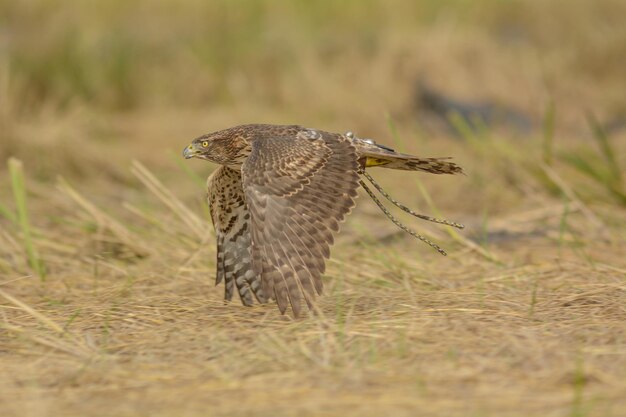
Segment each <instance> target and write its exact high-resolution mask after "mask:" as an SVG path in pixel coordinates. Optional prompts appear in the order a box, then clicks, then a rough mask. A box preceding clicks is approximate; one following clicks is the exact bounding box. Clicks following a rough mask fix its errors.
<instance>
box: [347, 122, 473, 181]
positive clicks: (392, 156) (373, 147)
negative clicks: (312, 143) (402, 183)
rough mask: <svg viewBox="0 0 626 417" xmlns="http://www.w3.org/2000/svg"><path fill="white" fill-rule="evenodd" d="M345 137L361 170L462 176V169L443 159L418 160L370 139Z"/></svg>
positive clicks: (348, 135)
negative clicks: (384, 169) (379, 167)
mask: <svg viewBox="0 0 626 417" xmlns="http://www.w3.org/2000/svg"><path fill="white" fill-rule="evenodd" d="M345 136H346V137H347V138H348V139H349V140H351V141H352V144H353V145H354V146H355V147H356V148H357V152H358V154H359V156H360V162H361V167H362V168H370V167H378V166H381V167H385V168H391V169H400V170H404V171H423V172H429V173H431V174H462V173H463V168H461V167H460V166H458V165H457V164H455V163H454V162H450V161H449V159H451V158H450V157H445V158H420V157H417V156H413V155H408V154H405V153H400V152H396V151H395V150H393V149H391V148H389V147H387V146H385V145H379V144H378V143H376V142H374V141H373V140H372V139H362V138H358V137H356V136H355V135H354V133H352V132H347V133H346V134H345Z"/></svg>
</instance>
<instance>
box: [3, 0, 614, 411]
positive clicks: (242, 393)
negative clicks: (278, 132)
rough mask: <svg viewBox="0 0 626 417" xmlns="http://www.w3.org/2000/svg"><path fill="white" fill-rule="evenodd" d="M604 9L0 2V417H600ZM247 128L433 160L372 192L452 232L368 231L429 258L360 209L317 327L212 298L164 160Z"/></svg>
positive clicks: (206, 232)
mask: <svg viewBox="0 0 626 417" xmlns="http://www.w3.org/2000/svg"><path fill="white" fill-rule="evenodd" d="M625 16H626V3H624V2H623V1H621V0H596V1H585V0H570V1H565V0H562V1H556V0H549V1H548V0H532V1H510V2H502V1H496V0H482V1H469V0H456V1H434V0H430V1H421V2H412V1H409V0H406V1H385V0H363V1H356V0H353V1H341V2H339V1H331V0H323V1H316V2H307V1H266V2H261V1H252V0H245V1H243V0H242V1H239V2H227V1H214V2H204V1H200V0H188V1H184V2H175V1H168V0H158V1H147V0H146V1H133V2H123V1H110V2H69V1H66V2H63V1H52V0H33V1H17V0H15V1H0V416H2V417H8V416H50V417H57V416H68V417H73V416H129V417H130V416H163V417H165V416H189V417H192V416H194V417H195V416H230V415H233V416H359V417H360V416H407V417H408V416H442V417H453V416H471V417H483V416H494V417H495V416H497V417H501V416H542V417H543V416H550V417H552V416H554V417H561V416H571V417H587V416H589V417H591V416H598V417H618V416H626V172H624V171H625V169H624V167H626V122H625V121H626V95H625V94H624V92H626V77H624V74H626V25H624V17H625ZM418 85H422V86H424V85H426V86H427V87H428V88H429V89H432V90H433V91H435V92H436V94H438V95H439V96H441V97H445V98H446V99H449V100H451V101H455V102H459V103H464V105H475V106H478V107H481V106H482V107H481V108H483V107H484V106H487V107H490V108H491V109H496V110H494V111H496V112H498V111H500V112H501V114H514V115H518V116H519V117H521V118H522V119H523V120H524V122H523V126H520V125H519V124H515V123H509V122H507V121H506V120H504V121H500V122H498V121H489V120H486V121H485V120H483V121H480V120H478V119H479V117H476V118H475V119H471V118H470V119H464V118H463V117H462V108H461V111H452V110H454V109H452V110H450V108H448V111H444V112H443V113H445V114H435V113H437V112H434V113H433V112H432V111H430V112H429V111H428V109H427V108H426V107H427V105H426V104H425V103H424V101H420V100H417V99H416V94H417V93H416V90H417V86H418ZM498 109H499V110H498ZM440 113H441V112H440ZM505 119H506V117H505ZM516 120H517V119H516ZM520 120H521V119H520ZM250 122H262V123H277V124H281V123H298V124H302V125H305V126H308V127H316V128H319V129H324V130H331V131H339V132H343V131H347V130H352V131H354V132H356V133H357V134H359V135H361V136H364V137H372V138H375V139H376V140H377V141H379V142H381V143H384V144H387V145H390V146H394V147H396V148H397V149H399V150H401V151H404V152H410V153H414V154H418V155H421V156H452V157H454V159H455V161H456V162H458V163H459V164H460V165H462V166H463V167H464V168H465V170H466V172H467V175H466V176H455V177H438V176H428V175H424V174H418V173H408V174H407V173H402V172H394V171H390V170H385V169H373V170H372V171H371V173H372V175H373V176H374V177H375V178H377V179H378V180H379V181H380V182H381V183H382V184H383V185H384V186H385V188H386V189H387V190H388V191H389V193H390V194H391V195H392V196H395V197H396V198H398V199H399V200H401V201H402V202H403V203H405V204H406V205H408V206H410V207H414V208H419V211H421V212H423V213H426V214H432V215H435V216H440V217H445V218H448V219H452V220H456V221H460V222H462V223H465V224H466V226H467V227H466V228H465V230H463V231H460V232H455V231H451V230H447V229H446V228H445V227H440V226H436V225H431V224H427V223H424V222H422V221H418V220H415V219H412V218H410V217H408V216H405V215H404V214H400V213H398V211H397V210H394V213H396V214H398V217H400V218H401V219H402V220H403V221H404V222H405V223H407V224H408V225H409V226H410V227H412V228H414V229H416V230H418V231H420V232H421V233H424V234H425V235H427V236H428V237H430V238H432V239H433V240H434V241H436V242H437V243H438V244H440V245H441V246H442V247H444V248H445V249H446V250H447V251H448V253H449V255H448V256H447V257H442V256H440V255H439V254H437V253H436V252H435V251H433V250H432V249H431V248H429V247H428V246H426V245H424V244H423V243H420V242H418V241H416V240H414V239H413V238H411V237H410V236H408V235H406V234H405V233H403V232H402V231H400V230H399V229H397V228H396V227H395V226H394V225H393V224H392V223H391V222H389V221H388V220H387V219H386V218H385V217H384V215H383V214H382V213H381V212H379V211H378V209H377V207H376V206H375V205H374V203H373V202H372V201H370V199H369V198H368V197H367V195H366V194H365V193H362V194H361V196H360V198H359V201H358V205H357V207H356V209H355V210H354V212H353V213H352V215H351V216H350V217H349V218H348V221H347V222H346V223H345V224H344V225H343V228H342V232H341V233H340V235H339V237H338V239H337V243H336V245H335V246H334V248H333V256H332V258H331V260H330V261H329V263H328V270H327V273H326V275H325V278H324V279H325V291H324V295H323V296H321V297H319V298H318V311H317V314H311V315H310V316H308V317H305V318H302V319H298V320H294V319H293V318H291V317H290V316H289V315H287V316H281V315H280V314H279V312H278V310H277V307H276V305H274V304H268V305H263V306H256V307H252V308H246V307H243V306H241V305H240V303H239V301H235V302H232V303H230V304H225V303H224V302H223V300H222V298H223V287H222V286H218V287H215V286H214V285H213V280H214V268H215V259H214V258H215V240H214V236H213V229H212V226H211V224H210V220H209V216H208V210H207V207H206V203H205V201H204V193H205V191H204V180H205V178H206V177H207V176H208V174H209V173H210V172H211V170H212V169H214V168H215V167H214V166H212V165H211V164H208V163H206V162H203V161H196V160H193V161H184V160H183V159H182V157H181V155H180V154H181V151H182V149H183V147H184V146H185V145H187V144H188V142H189V141H190V140H191V139H192V138H194V137H196V136H198V135H200V134H203V133H206V132H209V131H213V130H218V129H221V128H225V127H229V126H232V125H236V124H242V123H250ZM492 122H493V123H492Z"/></svg>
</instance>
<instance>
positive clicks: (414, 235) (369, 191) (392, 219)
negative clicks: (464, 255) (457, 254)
mask: <svg viewBox="0 0 626 417" xmlns="http://www.w3.org/2000/svg"><path fill="white" fill-rule="evenodd" d="M362 173H363V172H362ZM370 181H371V180H370ZM359 184H361V187H363V189H364V190H365V192H367V194H369V196H370V197H371V198H372V200H374V202H375V203H376V205H377V206H378V208H380V209H381V210H382V212H383V213H385V216H387V218H389V220H391V221H392V222H393V224H395V225H396V226H398V227H399V228H400V229H402V230H404V231H405V232H407V233H408V234H410V235H411V236H413V237H414V238H416V239H419V240H421V241H422V242H424V243H426V244H428V245H429V246H431V247H433V248H434V249H435V250H437V252H439V253H440V254H442V255H443V256H446V255H447V253H446V251H444V250H443V249H441V248H440V247H439V246H438V245H437V244H436V243H434V242H431V241H430V240H429V239H427V238H426V237H424V236H422V235H420V234H419V233H416V232H414V231H413V230H411V229H409V228H408V227H406V226H405V225H403V224H402V223H400V221H398V220H397V219H396V218H395V217H394V216H393V214H391V213H390V212H389V210H387V207H385V206H384V205H383V203H381V201H380V200H379V199H378V197H376V195H375V194H374V192H373V191H372V190H370V189H369V187H368V186H367V185H366V184H365V183H364V182H363V180H361V179H359ZM377 188H378V187H377ZM379 191H380V190H379Z"/></svg>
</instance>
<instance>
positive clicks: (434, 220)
mask: <svg viewBox="0 0 626 417" xmlns="http://www.w3.org/2000/svg"><path fill="white" fill-rule="evenodd" d="M361 174H363V176H365V178H367V179H368V180H369V182H371V183H372V185H373V186H374V187H376V189H377V190H378V192H379V193H381V194H382V195H383V197H385V198H386V199H387V200H389V201H391V202H392V203H393V205H395V206H396V207H398V208H400V209H401V210H402V211H404V212H406V213H409V214H410V215H412V216H415V217H417V218H418V219H422V220H428V221H429V222H433V223H439V224H445V225H446V226H452V227H456V228H458V229H463V228H465V226H464V225H462V224H460V223H456V222H452V221H450V220H445V219H436V218H434V217H430V216H426V215H425V214H419V213H416V212H414V211H413V210H411V209H410V208H408V207H407V206H405V205H403V204H401V203H399V202H398V201H397V200H395V199H394V198H393V197H391V196H390V195H389V194H387V193H386V192H385V190H383V188H382V187H381V186H380V185H379V184H378V183H377V182H376V181H374V178H372V176H371V175H370V174H368V173H367V172H365V169H363V170H362V171H361Z"/></svg>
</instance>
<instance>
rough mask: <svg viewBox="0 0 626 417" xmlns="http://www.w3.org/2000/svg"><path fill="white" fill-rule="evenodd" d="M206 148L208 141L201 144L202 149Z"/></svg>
mask: <svg viewBox="0 0 626 417" xmlns="http://www.w3.org/2000/svg"><path fill="white" fill-rule="evenodd" d="M207 146H209V142H208V141H206V140H205V141H204V142H202V147H204V148H206V147H207Z"/></svg>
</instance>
